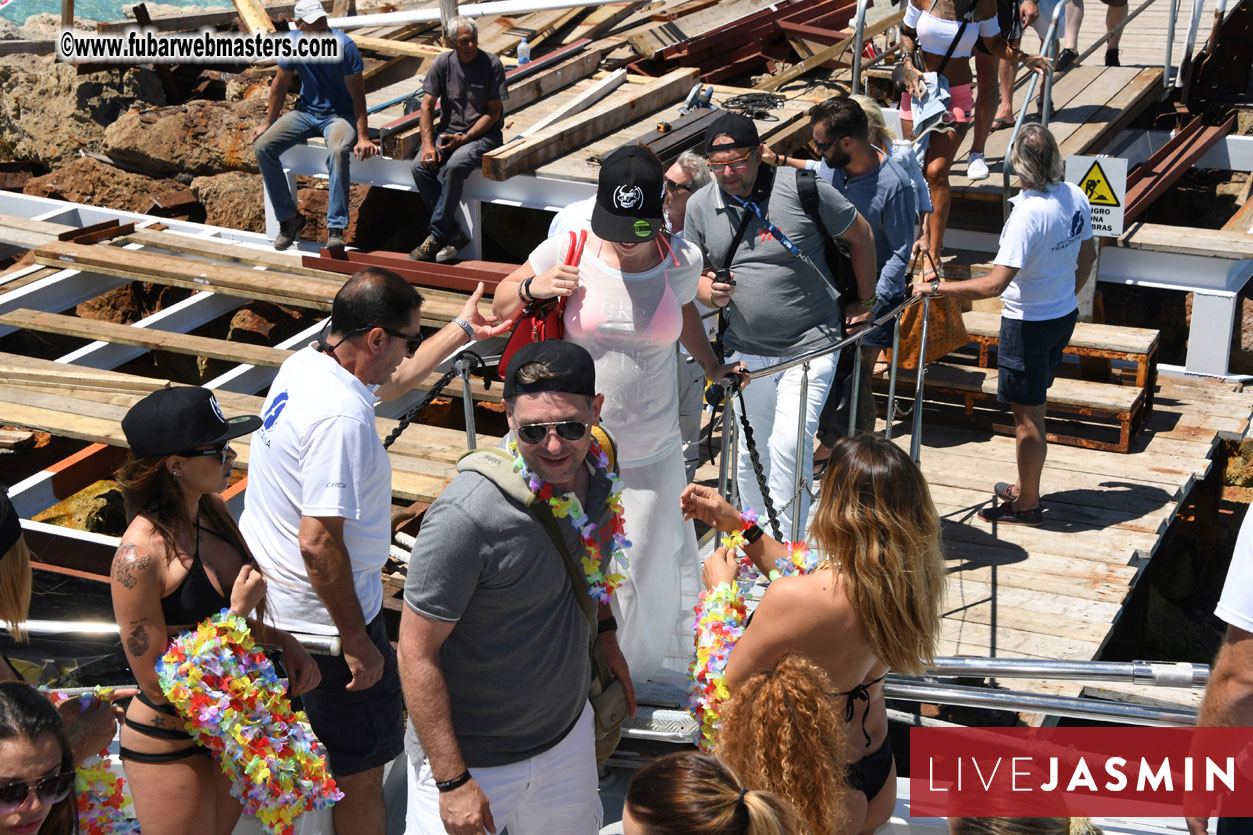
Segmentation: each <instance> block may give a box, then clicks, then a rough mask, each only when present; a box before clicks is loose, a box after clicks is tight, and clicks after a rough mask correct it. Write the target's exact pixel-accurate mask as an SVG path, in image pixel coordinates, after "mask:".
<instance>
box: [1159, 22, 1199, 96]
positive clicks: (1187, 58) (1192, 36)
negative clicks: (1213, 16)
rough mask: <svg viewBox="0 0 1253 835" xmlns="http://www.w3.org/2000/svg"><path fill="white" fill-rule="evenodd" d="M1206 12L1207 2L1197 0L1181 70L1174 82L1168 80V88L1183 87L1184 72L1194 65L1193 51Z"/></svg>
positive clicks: (1181, 60)
mask: <svg viewBox="0 0 1253 835" xmlns="http://www.w3.org/2000/svg"><path fill="white" fill-rule="evenodd" d="M1204 10H1205V0H1195V2H1193V4H1192V20H1191V21H1189V23H1188V39H1187V41H1185V42H1184V46H1183V57H1181V58H1180V59H1179V69H1178V72H1177V73H1176V75H1175V80H1174V81H1173V82H1172V81H1170V79H1167V87H1168V88H1169V87H1171V86H1174V87H1182V86H1183V74H1184V71H1185V70H1187V69H1188V67H1189V66H1190V65H1191V64H1192V50H1193V49H1194V48H1195V47H1196V34H1197V31H1198V30H1199V29H1200V28H1201V14H1202V13H1203V12H1204Z"/></svg>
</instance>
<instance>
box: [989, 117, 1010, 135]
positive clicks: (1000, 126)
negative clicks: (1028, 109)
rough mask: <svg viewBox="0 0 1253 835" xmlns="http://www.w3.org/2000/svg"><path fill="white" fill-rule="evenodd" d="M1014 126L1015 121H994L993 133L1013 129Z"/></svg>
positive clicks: (998, 119)
mask: <svg viewBox="0 0 1253 835" xmlns="http://www.w3.org/2000/svg"><path fill="white" fill-rule="evenodd" d="M1013 126H1014V120H1013V119H1000V118H997V119H993V120H992V131H991V132H992V133H996V132H997V131H998V130H1005V129H1006V128H1012V127H1013Z"/></svg>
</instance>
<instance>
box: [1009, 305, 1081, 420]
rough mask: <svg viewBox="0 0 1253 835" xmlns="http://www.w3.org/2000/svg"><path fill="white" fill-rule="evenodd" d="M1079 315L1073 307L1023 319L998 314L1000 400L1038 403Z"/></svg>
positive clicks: (1045, 395) (1044, 398)
mask: <svg viewBox="0 0 1253 835" xmlns="http://www.w3.org/2000/svg"><path fill="white" fill-rule="evenodd" d="M1078 318H1079V311H1078V310H1077V309H1076V310H1074V311H1073V312H1071V313H1067V314H1066V315H1065V316H1059V317H1058V318H1056V319H1043V320H1041V321H1038V322H1024V321H1023V320H1022V319H1007V318H1005V317H1004V316H1002V317H1001V338H1000V342H999V343H998V344H997V346H996V364H997V369H998V374H997V384H996V397H997V399H998V400H1000V401H1001V402H1002V403H1016V404H1018V405H1019V406H1040V405H1042V404H1044V402H1045V401H1047V400H1048V390H1049V386H1051V385H1053V380H1054V379H1055V378H1056V377H1057V372H1058V370H1059V369H1061V367H1062V351H1063V350H1064V349H1065V348H1066V346H1067V345H1068V344H1069V343H1070V336H1071V334H1072V333H1074V331H1075V322H1076V321H1077V320H1078Z"/></svg>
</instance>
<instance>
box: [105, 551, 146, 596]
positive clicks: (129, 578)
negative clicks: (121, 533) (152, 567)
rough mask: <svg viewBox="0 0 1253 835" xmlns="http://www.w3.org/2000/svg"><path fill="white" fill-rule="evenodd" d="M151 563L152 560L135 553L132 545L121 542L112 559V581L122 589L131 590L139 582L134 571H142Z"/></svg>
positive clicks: (144, 555)
mask: <svg viewBox="0 0 1253 835" xmlns="http://www.w3.org/2000/svg"><path fill="white" fill-rule="evenodd" d="M151 562H152V558H151V557H150V556H148V555H147V554H143V555H140V554H138V553H136V551H135V546H134V544H133V543H130V542H123V543H122V545H121V546H120V547H119V548H118V549H117V555H116V556H114V558H113V579H114V580H117V581H118V583H119V584H120V585H121V586H122V587H123V588H127V589H133V588H135V584H136V583H138V582H139V580H138V579H137V578H136V577H135V571H143V570H144V569H145V568H147V567H148V565H149V563H151Z"/></svg>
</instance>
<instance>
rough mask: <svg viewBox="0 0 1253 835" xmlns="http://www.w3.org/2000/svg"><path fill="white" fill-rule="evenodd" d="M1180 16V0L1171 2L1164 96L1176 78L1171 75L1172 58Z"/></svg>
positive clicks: (1167, 33) (1163, 66)
mask: <svg viewBox="0 0 1253 835" xmlns="http://www.w3.org/2000/svg"><path fill="white" fill-rule="evenodd" d="M1178 16H1179V0H1171V2H1170V24H1169V25H1168V26H1167V27H1166V58H1165V60H1164V61H1163V62H1162V97H1163V98H1165V97H1166V94H1167V93H1169V92H1170V87H1171V85H1172V84H1174V79H1172V78H1171V77H1170V64H1171V58H1172V56H1173V55H1174V51H1175V18H1177V17H1178Z"/></svg>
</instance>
